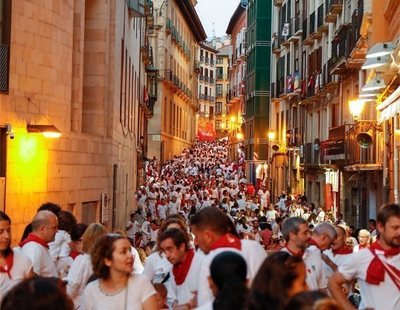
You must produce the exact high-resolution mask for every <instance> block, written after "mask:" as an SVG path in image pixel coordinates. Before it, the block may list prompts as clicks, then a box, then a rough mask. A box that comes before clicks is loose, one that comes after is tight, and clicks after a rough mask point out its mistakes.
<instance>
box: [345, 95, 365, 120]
mask: <svg viewBox="0 0 400 310" xmlns="http://www.w3.org/2000/svg"><path fill="white" fill-rule="evenodd" d="M364 105H365V100H359V99H358V100H350V101H349V108H350V113H351V115H352V116H353V118H354V120H355V121H357V120H358V119H359V118H360V115H361V113H362V111H363V109H364Z"/></svg>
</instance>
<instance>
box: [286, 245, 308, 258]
mask: <svg viewBox="0 0 400 310" xmlns="http://www.w3.org/2000/svg"><path fill="white" fill-rule="evenodd" d="M286 250H287V251H288V252H289V254H290V255H292V256H297V257H301V258H303V255H304V250H300V251H298V252H293V251H292V250H291V249H289V248H288V247H286Z"/></svg>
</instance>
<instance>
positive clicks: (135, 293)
mask: <svg viewBox="0 0 400 310" xmlns="http://www.w3.org/2000/svg"><path fill="white" fill-rule="evenodd" d="M92 266H93V272H94V275H95V276H97V277H98V279H97V280H95V281H93V282H91V283H89V284H88V285H87V286H86V288H85V290H84V293H83V302H82V306H81V308H82V309H93V310H94V309H96V310H101V309H105V310H106V309H107V310H108V309H145V310H147V309H151V310H153V309H158V306H157V299H156V291H155V289H154V287H153V286H152V285H151V283H150V281H149V280H148V278H147V277H146V276H143V275H132V274H131V273H132V271H133V255H132V253H131V244H130V242H129V240H128V238H126V237H122V236H121V235H118V234H107V235H105V236H102V237H101V238H100V239H99V240H98V241H97V242H96V245H95V249H94V252H93V255H92Z"/></svg>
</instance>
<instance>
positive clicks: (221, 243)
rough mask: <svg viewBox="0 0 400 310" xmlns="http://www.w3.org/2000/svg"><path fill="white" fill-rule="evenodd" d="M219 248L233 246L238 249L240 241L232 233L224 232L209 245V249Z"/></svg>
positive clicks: (239, 248) (240, 246)
mask: <svg viewBox="0 0 400 310" xmlns="http://www.w3.org/2000/svg"><path fill="white" fill-rule="evenodd" d="M219 248H234V249H237V250H239V251H240V250H241V249H242V243H241V241H240V239H239V238H238V237H236V236H234V235H232V234H225V235H223V236H221V238H219V239H218V240H217V241H215V242H214V243H213V244H212V245H211V247H210V251H212V250H215V249H219Z"/></svg>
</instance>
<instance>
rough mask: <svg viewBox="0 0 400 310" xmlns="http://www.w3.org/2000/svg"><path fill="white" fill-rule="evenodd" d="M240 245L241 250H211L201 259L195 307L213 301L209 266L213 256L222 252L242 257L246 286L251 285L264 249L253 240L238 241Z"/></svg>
mask: <svg viewBox="0 0 400 310" xmlns="http://www.w3.org/2000/svg"><path fill="white" fill-rule="evenodd" d="M240 241H241V244H242V248H241V250H240V251H239V250H236V249H234V248H219V249H215V250H212V251H211V252H210V253H208V255H206V256H205V257H204V259H203V263H202V264H201V269H200V273H199V276H198V279H199V280H198V281H199V292H198V296H197V305H198V306H202V305H203V304H205V303H207V302H209V301H212V300H214V296H213V294H212V292H211V289H210V287H209V285H208V276H209V275H210V265H211V263H212V260H213V258H214V257H215V256H217V255H218V254H220V253H222V252H226V251H232V252H235V253H239V254H241V255H242V256H243V258H244V259H245V261H246V263H247V279H248V280H249V283H248V285H249V286H250V285H251V282H252V281H253V279H254V277H255V276H256V274H257V272H258V269H259V268H260V266H261V265H262V263H263V262H264V260H265V258H266V257H267V253H266V252H265V250H264V248H263V247H262V246H261V245H260V244H259V243H257V242H256V241H254V240H240Z"/></svg>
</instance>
